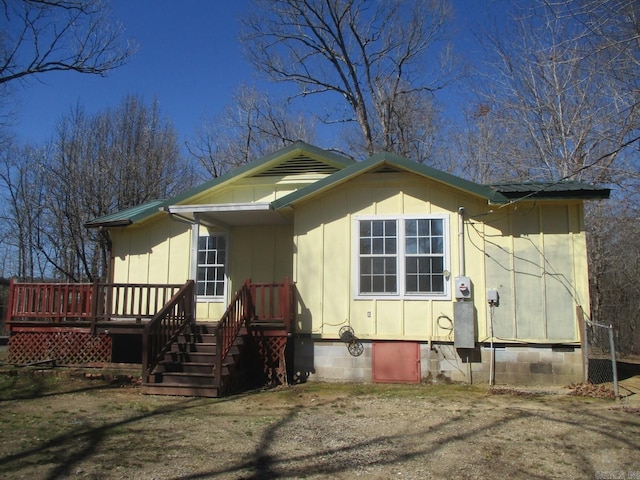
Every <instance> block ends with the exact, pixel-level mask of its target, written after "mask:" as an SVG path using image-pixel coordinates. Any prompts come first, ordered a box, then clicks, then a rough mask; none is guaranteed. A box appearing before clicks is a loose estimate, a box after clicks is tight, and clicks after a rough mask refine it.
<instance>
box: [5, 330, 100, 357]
mask: <svg viewBox="0 0 640 480" xmlns="http://www.w3.org/2000/svg"><path fill="white" fill-rule="evenodd" d="M44 360H55V361H56V363H57V364H58V365H88V364H95V363H108V362H110V361H111V337H110V336H109V335H105V334H95V335H94V334H91V333H87V332H73V331H66V332H65V331H58V332H13V333H12V334H11V336H10V337H9V348H8V350H7V361H8V362H9V363H13V364H28V363H33V362H40V361H44Z"/></svg>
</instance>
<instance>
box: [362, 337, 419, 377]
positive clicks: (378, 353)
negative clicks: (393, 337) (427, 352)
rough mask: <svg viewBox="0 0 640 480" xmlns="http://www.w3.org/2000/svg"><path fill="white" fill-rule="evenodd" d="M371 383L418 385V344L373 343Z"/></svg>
mask: <svg viewBox="0 0 640 480" xmlns="http://www.w3.org/2000/svg"><path fill="white" fill-rule="evenodd" d="M372 349H373V352H372V355H373V381H374V382H376V383H420V344H419V343H418V342H373V344H372Z"/></svg>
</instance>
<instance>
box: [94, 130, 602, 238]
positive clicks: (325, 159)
mask: <svg viewBox="0 0 640 480" xmlns="http://www.w3.org/2000/svg"><path fill="white" fill-rule="evenodd" d="M305 165H308V169H309V170H305ZM394 170H400V171H405V172H409V173H413V174H416V175H421V176H423V177H425V178H428V179H431V180H435V181H437V182H440V183H442V184H444V185H448V186H450V187H452V188H455V189H458V190H461V191H463V192H466V193H470V194H473V195H476V196H478V197H481V198H484V199H486V200H487V201H488V202H489V203H497V204H504V203H509V202H511V201H514V200H523V199H528V198H531V199H532V200H537V199H605V198H609V194H610V190H609V189H607V188H599V187H595V186H593V185H588V184H584V183H580V182H573V181H564V182H508V183H496V184H490V185H481V184H478V183H475V182H471V181H469V180H465V179H463V178H460V177H457V176H455V175H452V174H450V173H446V172H443V171H441V170H437V169H435V168H432V167H429V166H427V165H423V164H420V163H416V162H413V161H411V160H408V159H406V158H403V157H400V156H398V155H395V154H392V153H386V152H385V153H379V154H376V155H374V156H372V157H371V158H369V159H367V160H365V161H362V162H355V161H354V160H351V159H349V158H347V157H343V156H342V155H338V154H335V153H332V152H328V151H326V150H322V149H320V148H318V147H314V146H312V145H309V144H306V143H304V142H300V141H298V142H295V143H293V144H291V145H289V146H288V147H285V148H283V149H281V150H279V151H277V152H275V153H273V154H271V155H267V156H266V157H262V158H260V159H257V160H255V161H253V162H250V163H247V164H245V165H242V166H240V167H238V168H236V169H233V170H231V171H229V172H227V173H226V174H224V175H221V176H220V177H217V178H214V179H212V180H210V181H208V182H205V183H203V184H202V185H200V186H198V187H195V188H192V189H191V190H188V191H186V192H184V193H182V194H180V195H177V196H175V197H173V198H170V199H168V200H154V201H151V202H147V203H144V204H142V205H138V206H136V207H132V208H128V209H126V210H122V211H120V212H116V213H113V214H110V215H105V216H102V217H99V218H96V219H94V220H91V221H89V222H87V223H85V226H87V227H89V228H95V227H100V226H103V227H117V226H127V225H130V224H132V223H134V222H138V221H141V220H144V219H146V218H148V217H150V216H151V215H153V214H155V213H158V211H159V210H160V209H161V208H163V207H166V206H168V205H179V204H181V203H186V201H187V200H189V199H191V198H193V197H196V196H198V195H200V194H202V193H204V192H206V191H207V190H209V189H211V188H214V187H218V186H220V185H223V184H225V183H228V182H231V181H233V180H236V179H239V178H243V177H249V176H273V175H287V174H295V173H305V172H310V171H316V172H319V173H325V174H327V173H329V175H327V176H326V177H324V178H323V179H321V180H318V181H317V182H315V183H313V184H310V185H307V186H305V187H303V188H301V189H299V190H297V191H295V192H292V193H290V194H289V195H286V196H284V197H282V198H280V199H278V200H275V201H274V202H272V203H271V208H273V209H274V210H277V209H280V208H285V207H288V206H291V205H293V204H295V203H297V202H300V201H303V200H306V199H308V198H311V197H313V196H314V195H317V194H319V193H321V192H324V191H326V190H328V189H331V188H333V187H335V186H338V185H340V184H342V183H344V182H347V181H349V180H350V179H352V178H354V177H357V176H358V175H362V174H363V173H367V172H372V171H379V172H384V171H394ZM331 172H334V173H331Z"/></svg>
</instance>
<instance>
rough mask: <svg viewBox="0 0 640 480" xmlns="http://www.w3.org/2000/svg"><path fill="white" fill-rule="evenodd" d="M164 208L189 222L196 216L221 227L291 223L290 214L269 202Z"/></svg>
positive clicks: (206, 222)
mask: <svg viewBox="0 0 640 480" xmlns="http://www.w3.org/2000/svg"><path fill="white" fill-rule="evenodd" d="M165 210H166V211H167V212H168V213H169V214H171V215H175V216H177V217H179V218H182V219H185V220H187V221H190V222H195V219H196V217H198V219H199V220H200V222H202V223H204V224H212V225H217V226H221V227H242V226H252V225H286V224H291V223H293V218H292V216H291V215H288V214H287V213H288V212H287V211H286V210H279V211H276V210H274V209H273V206H272V205H271V203H269V202H255V203H216V204H199V205H169V206H167V207H165Z"/></svg>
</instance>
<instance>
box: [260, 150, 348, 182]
mask: <svg viewBox="0 0 640 480" xmlns="http://www.w3.org/2000/svg"><path fill="white" fill-rule="evenodd" d="M338 170H339V169H338V168H336V167H334V166H332V165H329V164H327V163H324V162H321V161H319V160H316V159H314V158H311V157H308V156H307V155H298V156H296V157H293V158H291V159H289V160H287V161H286V162H283V163H281V164H279V165H276V166H275V167H273V168H270V169H268V170H265V171H264V172H260V173H258V174H256V175H254V176H255V177H281V176H285V175H303V174H305V173H326V174H331V173H335V172H337V171H338Z"/></svg>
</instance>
